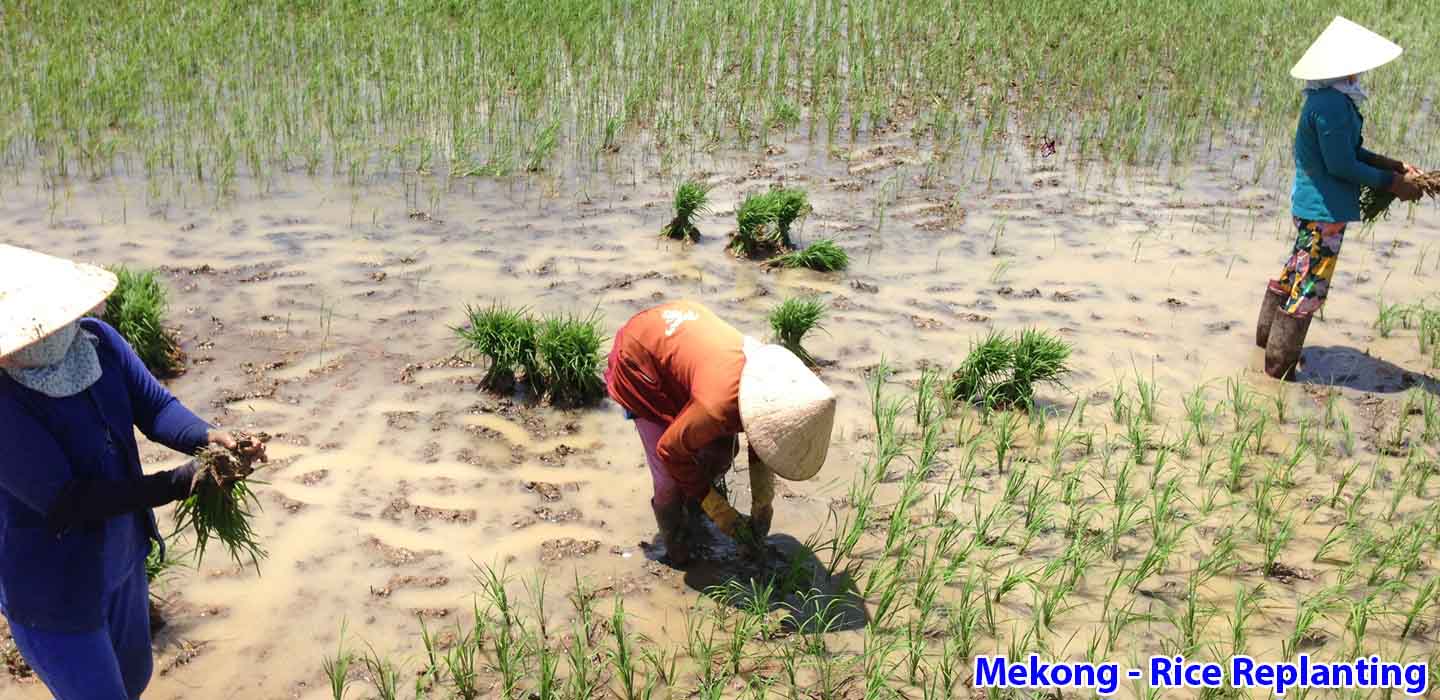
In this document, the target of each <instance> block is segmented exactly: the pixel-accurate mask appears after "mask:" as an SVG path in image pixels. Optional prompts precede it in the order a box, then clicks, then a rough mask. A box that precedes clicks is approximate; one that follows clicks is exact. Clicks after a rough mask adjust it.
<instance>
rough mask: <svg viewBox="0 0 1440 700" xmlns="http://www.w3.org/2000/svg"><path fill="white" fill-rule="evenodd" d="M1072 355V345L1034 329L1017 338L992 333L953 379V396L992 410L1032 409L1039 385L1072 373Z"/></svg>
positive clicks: (973, 352)
mask: <svg viewBox="0 0 1440 700" xmlns="http://www.w3.org/2000/svg"><path fill="white" fill-rule="evenodd" d="M1071 352H1072V348H1071V346H1070V344H1069V343H1066V342H1065V341H1063V340H1061V339H1059V338H1056V337H1055V336H1053V335H1051V334H1049V333H1046V332H1045V331H1040V330H1033V329H1031V330H1026V331H1023V332H1021V333H1020V334H1019V335H1018V336H1015V337H1008V336H1004V335H1001V334H1000V333H998V332H995V331H991V332H990V334H989V335H987V336H986V337H985V339H984V340H982V341H980V342H979V343H978V344H975V345H973V346H972V347H971V349H970V354H969V355H967V356H966V358H965V361H964V362H962V363H961V364H960V367H959V369H956V370H955V372H954V373H953V374H952V375H951V379H950V395H951V397H952V398H953V399H955V400H958V401H970V402H973V403H977V404H980V405H983V406H986V407H990V408H1007V407H1010V406H1021V407H1025V408H1029V407H1030V406H1033V405H1034V402H1035V385H1036V384H1041V383H1045V382H1050V383H1059V382H1060V381H1061V378H1062V377H1064V376H1065V375H1066V374H1067V373H1069V371H1070V368H1069V366H1068V365H1067V364H1066V361H1067V360H1068V359H1069V358H1070V353H1071Z"/></svg>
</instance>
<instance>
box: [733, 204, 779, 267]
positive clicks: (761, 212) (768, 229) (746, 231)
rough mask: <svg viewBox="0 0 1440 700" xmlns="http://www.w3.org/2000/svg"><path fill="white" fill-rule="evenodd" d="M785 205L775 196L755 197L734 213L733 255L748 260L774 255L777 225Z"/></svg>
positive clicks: (741, 205)
mask: <svg viewBox="0 0 1440 700" xmlns="http://www.w3.org/2000/svg"><path fill="white" fill-rule="evenodd" d="M783 206H784V203H783V202H781V201H780V199H779V198H777V197H775V195H774V193H773V192H764V193H761V194H752V195H749V196H747V197H745V199H744V201H742V202H740V206H739V207H738V208H736V209H735V224H736V230H735V236H734V237H733V238H731V240H730V251H731V252H733V253H735V254H736V255H741V256H744V257H747V258H757V257H762V256H763V255H765V254H767V253H771V252H774V251H775V250H776V248H778V246H777V245H776V239H775V236H776V233H775V230H776V228H775V227H776V222H777V221H779V218H780V211H781V209H782V208H783Z"/></svg>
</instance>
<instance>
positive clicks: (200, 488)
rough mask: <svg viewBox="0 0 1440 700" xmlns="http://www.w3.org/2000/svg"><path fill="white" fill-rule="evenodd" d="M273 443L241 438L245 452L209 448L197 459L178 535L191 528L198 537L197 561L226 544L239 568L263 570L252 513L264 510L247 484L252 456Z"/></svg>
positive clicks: (179, 510) (179, 509)
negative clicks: (212, 545) (263, 445)
mask: <svg viewBox="0 0 1440 700" xmlns="http://www.w3.org/2000/svg"><path fill="white" fill-rule="evenodd" d="M268 439H269V436H268V435H265V434H264V433H260V434H258V435H249V434H246V433H237V434H236V435H235V441H236V442H237V443H238V447H239V449H237V450H231V449H229V448H226V447H221V446H219V445H208V446H206V447H205V448H204V449H202V450H200V452H199V453H197V454H196V456H195V460H196V469H195V479H194V481H192V482H191V485H190V495H189V496H188V497H187V498H186V499H185V500H183V501H181V502H180V503H179V504H178V505H177V506H176V507H175V531H176V532H179V531H181V530H184V529H185V528H187V527H189V528H192V529H194V531H195V556H196V561H199V560H201V559H203V558H204V556H205V548H206V546H207V545H208V544H209V542H210V540H211V539H212V538H213V539H216V540H219V541H220V544H221V545H223V546H224V547H225V549H226V551H228V552H229V554H230V557H231V558H232V559H234V560H235V563H237V564H243V563H244V559H245V558H249V560H250V563H251V565H253V566H254V567H255V568H256V570H257V571H258V570H259V568H260V560H261V559H264V558H265V549H264V548H263V547H261V546H260V542H259V540H258V538H257V536H256V533H255V531H254V529H252V528H251V527H250V518H251V517H253V514H252V513H251V511H250V508H251V507H252V506H254V507H256V508H258V507H259V505H260V503H259V501H258V500H257V499H256V498H255V494H254V492H252V491H251V490H250V486H249V482H248V481H247V480H246V479H247V478H248V477H249V476H250V475H251V474H253V473H255V467H254V461H255V457H253V456H252V455H251V453H250V450H251V449H252V448H253V447H254V446H256V445H258V444H260V443H263V442H265V441H266V440H268Z"/></svg>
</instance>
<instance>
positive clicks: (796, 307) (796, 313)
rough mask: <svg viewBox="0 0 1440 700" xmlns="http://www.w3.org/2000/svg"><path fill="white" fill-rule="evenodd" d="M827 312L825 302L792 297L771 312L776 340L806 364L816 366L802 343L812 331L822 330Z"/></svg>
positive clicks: (771, 324) (814, 298) (810, 298)
mask: <svg viewBox="0 0 1440 700" xmlns="http://www.w3.org/2000/svg"><path fill="white" fill-rule="evenodd" d="M825 311H826V306H825V302H823V301H820V300H819V299H818V298H816V297H792V298H789V299H786V300H785V301H783V302H780V305H779V306H776V307H775V309H774V310H773V311H771V312H770V329H771V330H773V331H774V332H775V340H776V341H778V342H779V343H780V345H782V346H784V347H785V349H787V350H789V351H790V352H793V353H795V356H796V357H798V358H800V359H801V360H803V361H804V362H805V364H807V365H814V364H815V358H814V357H812V356H811V355H810V353H809V352H807V351H806V350H805V348H804V347H803V346H802V345H801V342H802V341H804V339H805V336H806V335H807V334H809V333H810V331H812V330H814V329H816V328H822V326H821V325H820V321H821V319H823V318H825Z"/></svg>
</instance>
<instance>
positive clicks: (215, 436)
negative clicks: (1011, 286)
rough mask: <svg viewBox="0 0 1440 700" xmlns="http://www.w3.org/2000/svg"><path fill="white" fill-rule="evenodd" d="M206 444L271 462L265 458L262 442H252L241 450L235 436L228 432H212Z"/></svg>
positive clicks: (206, 438) (208, 435) (207, 437)
mask: <svg viewBox="0 0 1440 700" xmlns="http://www.w3.org/2000/svg"><path fill="white" fill-rule="evenodd" d="M205 442H208V443H210V444H211V445H219V446H221V447H224V448H226V449H229V450H235V451H236V452H239V453H241V454H243V455H248V456H250V457H253V458H254V459H256V460H258V461H261V462H268V461H270V460H269V458H268V457H266V456H265V443H263V442H260V441H259V440H252V441H250V444H249V445H247V446H246V447H244V448H241V447H240V443H239V442H238V441H236V440H235V436H234V435H231V434H230V433H229V432H228V431H224V430H211V431H210V432H209V433H208V434H207V435H206V437H205Z"/></svg>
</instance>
